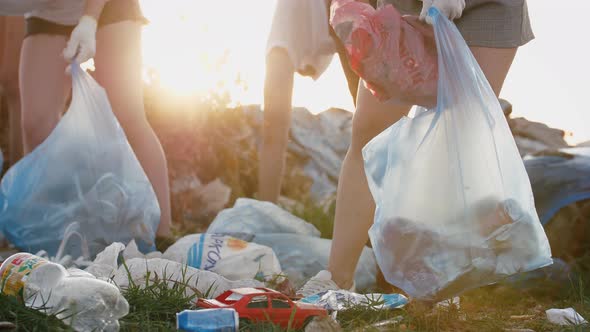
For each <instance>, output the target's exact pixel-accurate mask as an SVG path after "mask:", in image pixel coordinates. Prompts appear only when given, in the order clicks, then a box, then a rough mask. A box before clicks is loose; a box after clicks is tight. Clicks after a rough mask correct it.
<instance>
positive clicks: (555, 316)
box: [545, 308, 588, 325]
mask: <svg viewBox="0 0 590 332" xmlns="http://www.w3.org/2000/svg"><path fill="white" fill-rule="evenodd" d="M545 313H546V314H547V319H548V320H549V322H551V323H553V324H557V325H582V324H588V321H586V320H585V319H584V317H582V316H580V314H579V313H577V312H576V310H574V308H566V309H548V310H547V311H545Z"/></svg>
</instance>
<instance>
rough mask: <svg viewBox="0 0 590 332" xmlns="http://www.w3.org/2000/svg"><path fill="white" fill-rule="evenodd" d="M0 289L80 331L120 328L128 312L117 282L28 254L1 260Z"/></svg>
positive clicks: (115, 329)
mask: <svg viewBox="0 0 590 332" xmlns="http://www.w3.org/2000/svg"><path fill="white" fill-rule="evenodd" d="M0 292H1V293H2V294H5V295H9V296H14V297H16V298H18V299H19V300H20V301H22V302H23V303H24V304H25V305H26V306H27V307H29V308H33V309H37V310H40V311H41V312H44V313H46V314H48V315H56V316H57V317H58V318H60V319H62V320H63V322H64V323H66V324H68V325H70V326H71V327H72V328H73V329H75V330H76V331H81V332H86V331H104V332H110V331H118V330H119V319H120V318H122V317H124V316H125V315H127V313H128V312H129V304H128V303H127V301H126V300H125V298H124V297H123V296H122V295H121V293H120V292H119V289H118V288H117V287H116V286H115V285H113V284H110V283H108V282H106V281H102V280H98V279H96V278H94V277H93V276H92V275H91V274H89V273H86V272H84V271H81V270H73V271H71V272H70V271H67V270H66V269H65V268H64V267H63V266H61V265H59V264H56V263H52V262H50V261H47V260H46V259H43V258H41V257H38V256H35V255H32V254H29V253H18V254H14V255H12V256H10V257H9V258H8V259H7V260H5V261H4V262H3V263H2V265H1V266H0Z"/></svg>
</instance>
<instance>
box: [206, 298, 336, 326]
mask: <svg viewBox="0 0 590 332" xmlns="http://www.w3.org/2000/svg"><path fill="white" fill-rule="evenodd" d="M197 307H199V308H233V309H234V310H236V311H237V312H238V315H239V316H240V324H242V323H249V322H263V321H269V320H270V321H272V322H273V323H275V324H278V325H280V326H281V327H284V328H287V327H288V326H289V321H291V316H293V318H292V321H291V328H294V329H300V328H303V327H305V325H307V324H308V323H309V322H311V320H312V319H313V318H314V317H326V316H327V315H328V313H327V311H326V309H324V308H321V307H318V306H314V305H310V304H304V303H298V302H293V301H291V300H290V299H289V298H288V297H286V296H285V295H283V294H281V293H279V292H277V291H274V290H272V289H268V288H237V289H232V290H228V291H226V292H224V293H223V294H221V295H219V296H218V297H217V298H216V299H214V300H207V299H198V300H197ZM293 311H295V313H294V314H293Z"/></svg>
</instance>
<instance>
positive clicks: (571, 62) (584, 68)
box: [141, 0, 590, 143]
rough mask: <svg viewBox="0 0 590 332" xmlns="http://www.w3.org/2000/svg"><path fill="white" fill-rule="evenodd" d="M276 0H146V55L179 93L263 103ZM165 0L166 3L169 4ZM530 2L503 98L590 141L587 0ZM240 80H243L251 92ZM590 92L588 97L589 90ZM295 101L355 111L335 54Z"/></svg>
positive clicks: (298, 82)
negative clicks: (564, 7)
mask: <svg viewBox="0 0 590 332" xmlns="http://www.w3.org/2000/svg"><path fill="white" fill-rule="evenodd" d="M275 1H276V0H248V1H245V0H223V1H219V0H217V1H202V0H201V1H199V0H166V1H162V0H141V3H142V9H143V11H144V14H145V15H146V17H147V18H148V19H149V20H150V21H151V23H150V24H149V25H148V26H146V27H145V29H144V34H143V44H144V52H143V57H144V59H143V61H144V65H145V66H146V68H153V69H155V70H157V71H158V72H159V74H160V76H161V81H162V83H163V84H164V85H165V86H168V87H169V88H170V89H172V90H174V91H177V92H178V93H179V94H182V93H190V92H194V91H199V92H203V93H207V91H212V90H215V89H221V88H223V89H227V90H228V91H229V92H230V95H231V96H232V99H233V101H234V102H235V103H241V104H252V103H255V104H260V103H262V96H263V93H262V91H263V86H264V71H265V66H264V62H265V60H264V57H265V45H266V38H267V35H268V32H269V28H270V23H271V20H272V14H273V11H274V6H275ZM164 3H165V5H164ZM555 4H556V2H555V1H549V0H531V1H528V6H529V14H530V17H531V22H532V26H533V31H534V33H535V35H536V39H535V40H533V41H532V42H530V43H528V44H527V45H525V46H523V47H521V48H520V49H519V51H518V53H517V56H516V58H515V61H514V63H513V65H512V68H511V70H510V72H509V74H508V77H507V79H506V82H505V85H504V89H503V91H502V93H501V95H500V97H502V98H505V99H507V100H508V101H510V102H511V103H512V104H513V114H514V115H515V116H524V117H526V118H528V119H530V120H534V121H539V122H543V123H546V124H548V125H549V126H552V127H556V128H561V129H564V130H566V131H568V132H569V133H573V136H570V137H568V140H569V141H570V142H571V143H577V142H582V141H587V140H590V112H589V108H590V106H588V102H587V101H586V99H585V98H586V96H590V91H588V90H589V88H590V83H589V82H588V81H589V80H590V45H589V44H588V43H587V42H586V41H587V40H588V37H587V36H585V35H584V32H585V31H589V28H588V26H587V23H586V17H587V13H588V12H590V1H587V0H572V1H570V2H568V6H569V7H568V8H570V10H568V11H567V13H565V12H557V11H556V8H555ZM236 80H239V81H241V82H244V83H245V85H246V86H247V90H244V88H243V86H242V85H238V84H236V83H235V82H236ZM587 94H588V95H587ZM293 105H294V106H304V107H307V108H308V109H310V110H311V111H312V112H320V111H323V110H325V109H327V108H330V107H340V108H344V109H347V110H350V111H353V110H354V109H353V105H352V99H351V97H350V95H349V93H348V89H347V86H346V79H345V77H344V74H343V73H342V70H341V67H340V63H339V61H338V57H337V56H335V57H334V60H333V61H332V63H331V65H330V67H329V68H328V70H327V71H326V72H325V73H324V74H323V75H322V77H321V78H320V79H319V80H318V81H313V80H311V79H310V78H302V77H299V76H296V78H295V89H294V95H293Z"/></svg>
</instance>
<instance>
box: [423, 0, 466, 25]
mask: <svg viewBox="0 0 590 332" xmlns="http://www.w3.org/2000/svg"><path fill="white" fill-rule="evenodd" d="M430 7H436V8H438V10H439V11H440V13H441V14H442V15H444V16H446V17H447V18H448V19H449V20H451V21H452V20H455V19H457V18H459V17H461V13H463V9H465V0H422V11H421V12H420V19H421V20H422V21H426V23H428V24H432V19H431V18H430V17H429V16H428V9H430Z"/></svg>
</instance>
